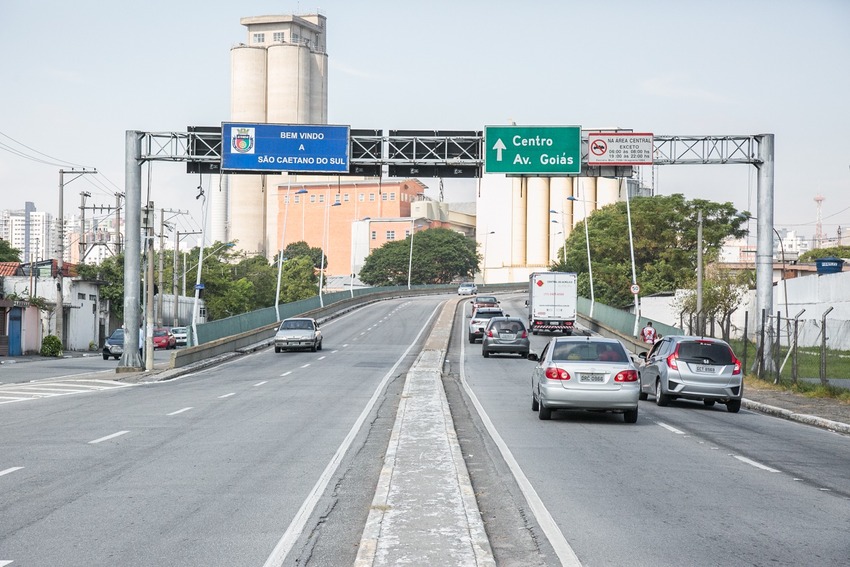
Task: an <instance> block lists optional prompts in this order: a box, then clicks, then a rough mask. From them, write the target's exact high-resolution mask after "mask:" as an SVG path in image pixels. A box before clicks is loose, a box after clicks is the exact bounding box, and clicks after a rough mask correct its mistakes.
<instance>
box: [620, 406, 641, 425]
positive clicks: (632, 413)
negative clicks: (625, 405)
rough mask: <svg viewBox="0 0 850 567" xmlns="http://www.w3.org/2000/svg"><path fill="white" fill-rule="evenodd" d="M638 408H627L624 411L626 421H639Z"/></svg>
mask: <svg viewBox="0 0 850 567" xmlns="http://www.w3.org/2000/svg"><path fill="white" fill-rule="evenodd" d="M637 417H638V409H637V408H635V409H633V410H626V411H624V412H623V421H625V422H626V423H637Z"/></svg>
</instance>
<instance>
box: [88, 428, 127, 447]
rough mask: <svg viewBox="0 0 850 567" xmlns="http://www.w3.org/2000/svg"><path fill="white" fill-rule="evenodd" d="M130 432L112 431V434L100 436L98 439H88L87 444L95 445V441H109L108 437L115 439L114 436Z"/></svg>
mask: <svg viewBox="0 0 850 567" xmlns="http://www.w3.org/2000/svg"><path fill="white" fill-rule="evenodd" d="M127 433H130V432H129V431H119V432H118V433H113V434H112V435H107V436H106V437H101V438H100V439H95V440H94V441H89V445H96V444H97V443H101V442H103V441H109V440H110V439H115V438H116V437H121V436H122V435H125V434H127Z"/></svg>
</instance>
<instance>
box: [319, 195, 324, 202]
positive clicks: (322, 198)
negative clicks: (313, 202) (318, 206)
mask: <svg viewBox="0 0 850 567" xmlns="http://www.w3.org/2000/svg"><path fill="white" fill-rule="evenodd" d="M319 202H320V203H324V202H325V196H324V195H319Z"/></svg>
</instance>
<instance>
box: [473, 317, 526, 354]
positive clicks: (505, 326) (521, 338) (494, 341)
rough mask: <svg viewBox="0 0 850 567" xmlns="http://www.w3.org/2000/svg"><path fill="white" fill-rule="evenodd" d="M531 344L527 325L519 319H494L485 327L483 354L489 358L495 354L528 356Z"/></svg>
mask: <svg viewBox="0 0 850 567" xmlns="http://www.w3.org/2000/svg"><path fill="white" fill-rule="evenodd" d="M529 348H530V342H529V340H528V331H527V330H526V328H525V323H523V321H522V319H520V318H518V317H493V318H492V319H490V320H489V321H488V322H487V326H486V327H484V336H483V338H482V339H481V354H482V355H483V356H484V358H488V357H489V356H490V355H491V354H494V353H498V354H501V353H506V354H518V355H520V356H521V357H523V358H525V357H527V356H528V351H529Z"/></svg>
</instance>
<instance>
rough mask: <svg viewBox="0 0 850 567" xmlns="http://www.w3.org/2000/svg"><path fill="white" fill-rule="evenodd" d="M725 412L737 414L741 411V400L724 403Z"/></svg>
mask: <svg viewBox="0 0 850 567" xmlns="http://www.w3.org/2000/svg"><path fill="white" fill-rule="evenodd" d="M726 411H728V412H729V413H738V412H739V411H741V400H729V401H728V402H726Z"/></svg>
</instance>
